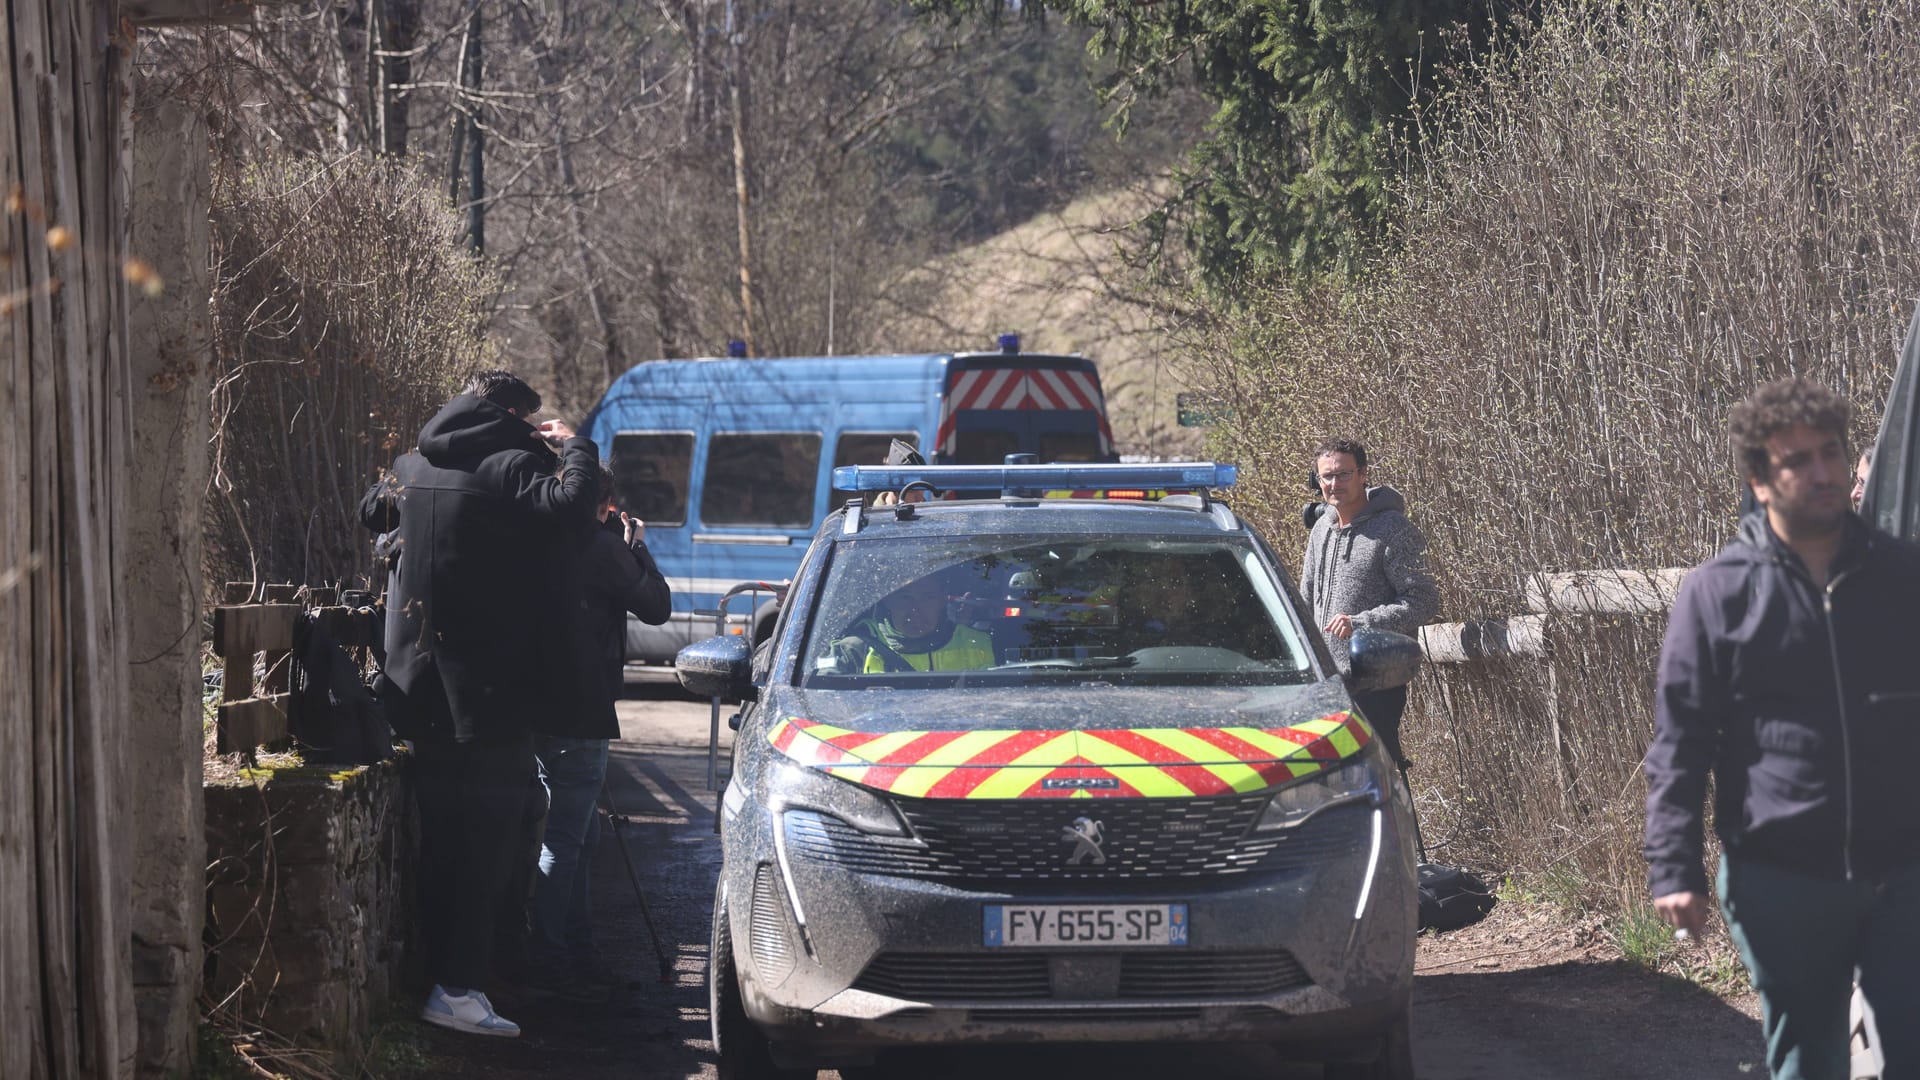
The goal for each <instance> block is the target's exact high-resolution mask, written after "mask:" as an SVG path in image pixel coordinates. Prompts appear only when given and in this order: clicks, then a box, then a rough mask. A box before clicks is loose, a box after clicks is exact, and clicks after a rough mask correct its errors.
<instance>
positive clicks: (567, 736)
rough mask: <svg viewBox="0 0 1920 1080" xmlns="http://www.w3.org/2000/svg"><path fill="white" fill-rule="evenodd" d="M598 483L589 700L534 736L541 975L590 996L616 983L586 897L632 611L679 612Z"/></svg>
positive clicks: (581, 617) (589, 583) (585, 596)
mask: <svg viewBox="0 0 1920 1080" xmlns="http://www.w3.org/2000/svg"><path fill="white" fill-rule="evenodd" d="M599 481H600V483H599V488H600V491H601V496H600V498H599V499H598V500H597V502H598V504H599V506H598V510H597V515H598V517H599V523H598V524H596V525H594V526H591V527H590V528H589V529H588V530H587V531H586V532H585V534H584V535H583V536H582V537H581V540H580V545H579V550H578V551H577V552H576V554H575V559H574V563H573V566H572V567H571V570H572V571H573V578H574V582H573V584H574V586H575V592H574V597H575V601H574V602H575V603H576V604H577V614H578V618H577V620H576V622H575V625H574V627H573V631H574V647H575V650H576V655H577V656H578V658H579V659H580V661H581V664H580V666H579V669H578V670H579V672H580V676H579V677H580V683H581V685H582V686H583V687H584V688H585V692H584V694H583V699H584V700H583V704H582V708H581V709H580V711H578V712H572V713H568V712H551V713H548V714H546V715H545V717H544V718H543V720H542V722H541V724H540V728H541V731H540V734H539V736H538V738H537V740H536V748H537V750H538V753H539V755H540V765H541V768H542V770H543V771H544V772H545V774H546V778H547V790H548V791H549V793H550V797H551V803H550V809H549V810H548V812H547V823H546V835H545V838H544V840H543V841H542V843H541V847H540V875H539V877H538V878H537V879H536V881H535V886H534V895H533V904H532V910H531V914H532V919H531V922H532V927H533V940H532V947H531V949H530V954H531V959H532V961H533V963H532V968H533V978H534V981H535V982H536V983H537V984H539V985H540V986H542V987H543V988H545V989H548V990H550V991H554V992H557V993H560V994H563V995H565V996H568V997H574V998H577V999H585V1000H597V999H599V998H601V997H603V996H604V995H605V993H606V991H607V989H608V988H609V984H610V983H612V982H614V981H616V980H614V979H613V978H612V977H611V976H610V975H609V974H608V973H607V972H606V971H604V965H603V964H601V963H600V962H599V959H598V955H597V953H596V952H595V950H594V944H593V924H592V912H591V908H590V907H589V904H588V897H589V896H590V895H591V878H590V874H589V871H590V868H591V866H592V864H593V852H594V849H595V847H596V846H597V845H598V843H599V837H600V830H599V824H600V819H599V816H598V815H596V814H595V813H594V809H593V808H594V802H595V800H596V799H597V798H598V797H599V794H600V787H601V784H602V783H604V782H605V780H606V774H607V746H608V743H609V741H610V740H613V739H617V738H619V737H620V721H619V718H618V717H617V716H616V715H615V712H614V704H615V702H617V701H618V700H619V699H620V691H621V689H622V688H623V687H624V685H625V682H626V674H625V667H626V641H627V613H628V612H632V613H633V614H634V615H635V616H636V617H638V618H639V619H640V620H641V621H643V622H646V623H650V624H652V625H654V626H658V625H660V624H661V623H664V622H666V621H667V616H668V615H669V614H670V613H671V612H672V610H673V597H672V594H671V592H670V591H669V589H668V586H667V579H666V578H665V577H664V576H662V575H661V573H660V568H659V567H658V566H657V565H655V564H654V561H653V555H652V553H650V552H649V551H648V550H647V545H646V525H645V523H644V522H642V521H641V520H640V519H638V518H634V517H629V516H627V515H626V514H624V513H623V514H621V515H620V516H619V517H618V518H615V517H614V516H613V511H614V495H613V491H614V489H613V472H612V470H610V469H608V468H607V467H606V466H605V465H602V466H601V467H600V469H599Z"/></svg>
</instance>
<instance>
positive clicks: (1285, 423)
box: [1195, 0, 1920, 905]
mask: <svg viewBox="0 0 1920 1080" xmlns="http://www.w3.org/2000/svg"><path fill="white" fill-rule="evenodd" d="M1635 8H1636V6H1635V5H1616V4H1597V3H1596V4H1585V3H1573V4H1565V5H1561V6H1558V7H1554V8H1550V9H1548V10H1547V11H1546V12H1545V13H1543V14H1542V15H1541V17H1540V20H1539V22H1538V23H1537V24H1536V25H1535V26H1533V27H1531V28H1530V29H1529V30H1528V31H1527V32H1526V33H1525V34H1524V35H1523V36H1522V38H1521V39H1520V40H1517V41H1513V42H1509V43H1507V44H1508V46H1509V47H1508V48H1505V49H1503V50H1502V51H1501V52H1500V53H1499V54H1498V55H1497V56H1496V57H1495V58H1494V59H1492V60H1490V61H1488V62H1486V63H1485V64H1484V65H1483V66H1482V68H1481V69H1480V70H1478V71H1476V72H1473V73H1471V77H1469V78H1466V79H1463V80H1462V81H1461V82H1460V84H1459V89H1458V90H1457V91H1456V92H1455V93H1454V94H1453V95H1452V96H1451V97H1450V98H1449V99H1448V100H1447V101H1445V102H1443V103H1442V108H1443V110H1444V112H1445V115H1444V117H1442V118H1441V121H1442V122H1441V123H1440V124H1437V125H1435V126H1434V127H1432V128H1430V129H1429V130H1432V131H1442V132H1444V134H1437V135H1433V136H1431V137H1430V139H1429V142H1428V145H1427V146H1426V147H1425V148H1424V152H1423V155H1422V160H1423V161H1424V162H1425V163H1426V164H1425V171H1424V172H1423V173H1422V174H1421V175H1419V176H1416V177H1414V178H1412V179H1411V180H1410V181H1409V182H1408V183H1407V185H1406V188H1405V191H1404V195H1405V199H1406V204H1405V210H1404V214H1403V215H1402V216H1401V218H1400V221H1399V225H1398V228H1399V229H1400V230H1401V241H1402V244H1401V248H1400V251H1399V253H1398V254H1397V255H1395V256H1393V257H1392V259H1391V260H1390V261H1389V262H1388V263H1386V264H1385V265H1383V266H1381V267H1379V268H1378V270H1377V272H1376V273H1375V274H1374V275H1373V276H1372V277H1371V278H1370V279H1369V280H1367V281H1365V282H1363V283H1361V284H1359V285H1356V286H1351V287H1347V288H1342V289H1333V288H1327V289H1320V290H1311V289H1309V290H1293V289H1286V290H1277V291H1275V292H1274V293H1273V294H1272V295H1271V296H1270V297H1268V299H1267V300H1266V301H1265V302H1264V303H1263V304H1262V305H1261V306H1260V308H1259V309H1258V310H1254V311H1251V312H1243V313H1237V314H1232V313H1228V314H1219V315H1217V316H1216V318H1215V320H1214V321H1213V323H1212V327H1213V329H1212V332H1210V333H1209V334H1207V335H1205V336H1204V337H1203V338H1202V339H1201V340H1199V341H1197V342H1196V343H1195V345H1196V348H1197V349H1198V350H1199V352H1200V354H1201V355H1202V356H1203V357H1204V361H1205V364H1206V368H1207V370H1208V371H1209V372H1210V373H1211V382H1212V383H1213V389H1214V391H1215V392H1216V393H1218V394H1220V395H1221V396H1222V398H1223V399H1224V400H1227V401H1231V402H1233V403H1234V406H1235V408H1236V412H1235V414H1234V416H1233V418H1232V420H1231V421H1230V422H1229V423H1228V424H1227V425H1225V426H1224V427H1222V428H1221V429H1220V430H1218V431H1217V432H1216V433H1215V435H1216V437H1217V439H1218V443H1219V445H1218V446H1217V449H1218V450H1219V451H1220V452H1222V453H1224V454H1227V455H1231V456H1232V457H1234V458H1235V459H1237V460H1239V461H1241V462H1242V463H1244V464H1245V465H1247V466H1249V467H1250V468H1249V472H1250V473H1251V474H1252V476H1253V477H1254V481H1253V483H1252V484H1251V485H1250V486H1249V487H1248V488H1247V490H1246V492H1245V494H1244V495H1243V499H1245V500H1247V501H1248V502H1249V509H1250V512H1251V513H1252V514H1253V515H1254V516H1255V517H1256V518H1257V519H1258V518H1264V519H1265V521H1266V523H1267V524H1268V525H1269V526H1270V527H1271V531H1272V532H1273V534H1274V535H1276V536H1278V537H1281V538H1283V539H1285V538H1293V539H1298V538H1299V536H1300V534H1299V532H1298V525H1297V524H1295V522H1297V516H1296V514H1297V510H1298V507H1299V504H1300V501H1301V500H1302V498H1304V492H1303V491H1302V488H1301V482H1302V478H1303V477H1304V475H1305V469H1306V466H1307V464H1308V462H1307V454H1308V451H1309V450H1310V448H1311V447H1312V445H1313V444H1314V442H1315V441H1316V440H1317V439H1318V438H1319V437H1321V436H1322V435H1324V434H1329V433H1334V432H1350V433H1353V434H1356V435H1358V436H1359V437H1360V438H1361V439H1362V440H1363V441H1365V442H1366V443H1367V444H1368V446H1369V447H1370V449H1371V450H1373V452H1374V454H1375V456H1376V457H1377V458H1378V466H1377V468H1376V470H1375V475H1376V479H1377V480H1380V481H1385V482H1388V483H1391V484H1394V485H1395V486H1397V487H1398V488H1400V489H1401V490H1402V491H1403V492H1404V493H1405V494H1406V495H1407V496H1408V500H1409V502H1410V504H1411V506H1412V514H1413V516H1414V517H1415V519H1416V521H1417V522H1418V523H1419V524H1421V525H1422V526H1423V527H1424V528H1425V530H1426V531H1427V534H1428V537H1429V539H1430V543H1431V549H1430V551H1431V558H1432V561H1433V565H1434V567H1435V570H1436V572H1437V573H1438V575H1439V576H1440V579H1441V583H1442V591H1443V615H1442V617H1443V618H1445V619H1449V620H1466V619H1474V618H1480V617H1491V616H1504V615H1509V614H1514V613H1518V612H1521V611H1524V610H1525V607H1524V604H1523V600H1522V582H1523V581H1524V579H1525V578H1526V577H1527V575H1530V574H1533V573H1535V572H1539V571H1559V570H1574V569H1591V568H1629V569H1652V568H1658V567H1670V566H1688V565H1692V564H1694V563H1697V562H1699V561H1700V560H1702V559H1704V558H1705V557H1707V556H1708V555H1709V554H1711V553H1712V552H1713V551H1714V550H1715V548H1716V547H1717V546H1718V545H1719V544H1720V543H1721V542H1723V540H1724V539H1725V538H1726V536H1727V535H1728V534H1729V532H1730V531H1731V529H1732V526H1733V524H1734V521H1735V515H1736V507H1737V500H1738V493H1739V488H1738V482H1737V479H1736V472H1735V468H1734V462H1733V459H1732V456H1731V454H1730V452H1729V450H1728V448H1727V441H1726V435H1725V431H1726V412H1727V408H1728V407H1729V405H1731V404H1732V403H1733V402H1735V401H1737V400H1739V399H1740V398H1741V397H1742V396H1744V395H1745V394H1746V392H1747V391H1748V390H1749V389H1750V388H1751V387H1752V386H1754V385H1755V384H1757V383H1759V382H1762V381H1765V380H1767V379H1770V378H1774V377H1777V376H1780V375H1785V374H1805V375H1809V376H1812V377H1814V378H1818V379H1820V380H1822V381H1825V382H1827V383H1828V384H1830V385H1832V386H1834V387H1836V388H1837V389H1839V390H1840V391H1841V392H1842V393H1843V394H1844V395H1846V396H1847V397H1849V398H1850V399H1851V400H1852V401H1853V402H1854V403H1855V405H1856V407H1857V408H1858V410H1859V411H1858V415H1857V421H1858V428H1859V434H1860V435H1862V436H1864V435H1866V434H1867V433H1868V432H1870V430H1871V428H1872V425H1873V424H1874V423H1876V422H1877V420H1878V418H1879V415H1880V410H1881V407H1882V403H1883V401H1884V395H1885V393H1886V390H1887V387H1888V385H1889V383H1890V380H1891V377H1892V372H1893V365H1894V362H1895V359H1896V352H1897V347H1898V339H1899V335H1900V333H1901V332H1902V330H1903V329H1904V327H1905V325H1906V322H1907V319H1908V317H1909V315H1910V312H1911V308H1910V302H1911V298H1912V296H1913V294H1914V282H1915V280H1916V269H1917V268H1920V244H1916V228H1917V226H1920V125H1916V122H1915V121H1916V117H1915V114H1914V113H1913V111H1912V103H1913V102H1915V101H1920V37H1917V36H1916V35H1915V34H1914V33H1913V32H1912V30H1913V28H1914V26H1916V25H1920V3H1916V2H1913V0H1907V2H1901V3H1890V4H1877V3H1864V2H1849V3H1832V2H1829V0H1789V2H1781V0H1724V2H1720V3H1714V4H1697V3H1685V2H1680V3H1653V4H1649V5H1646V6H1645V7H1644V8H1640V9H1637V10H1636V9H1635ZM1662 625H1663V624H1662V622H1661V620H1659V619H1650V618H1638V619H1635V618H1621V619H1617V620H1608V621H1606V622H1605V624H1604V625H1602V624H1601V623H1600V620H1596V619H1592V618H1577V619H1576V618H1573V617H1569V618H1565V619H1561V620H1559V621H1558V622H1557V624H1556V625H1555V626H1554V627H1553V629H1552V631H1551V636H1552V638H1553V642H1552V644H1553V647H1554V650H1555V651H1554V660H1553V663H1552V665H1551V666H1550V667H1549V666H1547V665H1541V664H1537V663H1515V662H1501V663H1497V664H1496V663H1491V662H1484V663H1479V664H1475V665H1472V666H1471V668H1470V669H1469V668H1468V667H1467V666H1465V665H1456V666H1454V667H1455V669H1454V670H1437V669H1430V670H1429V671H1428V673H1427V674H1425V675H1423V676H1422V680H1421V683H1420V684H1419V685H1417V686H1416V688H1415V695H1414V705H1413V707H1412V709H1411V711H1410V713H1409V717H1408V738H1409V745H1410V748H1411V750H1412V751H1413V752H1414V753H1415V754H1416V756H1418V757H1419V758H1420V759H1421V763H1422V766H1423V767H1422V768H1421V769H1419V770H1418V771H1417V772H1416V773H1415V774H1414V777H1415V781H1416V787H1417V788H1418V789H1419V793H1420V798H1421V801H1422V805H1423V813H1424V814H1425V817H1426V819H1427V826H1428V833H1429V837H1430V839H1439V840H1441V841H1442V842H1443V846H1444V849H1445V853H1446V854H1447V856H1448V857H1450V858H1453V859H1457V860H1462V861H1467V862H1472V863H1476V864H1478V865H1481V866H1488V867H1494V868H1500V869H1508V870H1516V871H1522V872H1525V871H1541V870H1544V869H1546V868H1548V867H1550V866H1556V865H1557V866H1562V867H1574V868H1578V870H1579V871H1580V873H1581V875H1582V876H1583V877H1584V878H1585V880H1586V881H1588V882H1589V883H1590V887H1589V893H1590V895H1589V897H1588V898H1587V899H1589V900H1590V901H1592V902H1597V903H1603V904H1608V905H1611V904H1614V903H1631V902H1635V901H1636V900H1637V899H1638V898H1640V897H1641V896H1643V895H1644V894H1643V889H1644V885H1643V884H1642V882H1641V879H1642V868H1641V863H1640V860H1639V857H1638V844H1639V833H1640V814H1641V799H1642V798H1643V785H1642V784H1641V781H1640V778H1639V775H1638V771H1639V769H1638V767H1639V762H1640V758H1641V755H1642V753H1643V751H1644V748H1645V745H1646V740H1647V738H1648V736H1649V734H1650V733H1651V725H1652V718H1651V680H1652V661H1653V657H1654V656H1655V655H1656V653H1657V650H1658V648H1659V638H1660V633H1661V629H1662ZM1436 668H1437V666H1436ZM1550 721H1551V722H1552V723H1555V724H1557V728H1558V730H1559V732H1560V733H1561V745H1560V746H1559V747H1558V748H1556V747H1555V746H1554V745H1553V740H1552V738H1551V737H1550V733H1549V727H1550V726H1551V724H1550Z"/></svg>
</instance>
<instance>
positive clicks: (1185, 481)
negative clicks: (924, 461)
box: [833, 461, 1240, 491]
mask: <svg viewBox="0 0 1920 1080" xmlns="http://www.w3.org/2000/svg"><path fill="white" fill-rule="evenodd" d="M1239 477H1240V466H1238V465H1228V464H1225V463H1223V462H1214V461H1170V462H1162V463H1158V464H1147V465H1128V464H1120V465H842V466H840V467H839V468H837V469H835V470H833V486H834V487H836V488H839V489H840V490H842V491H898V490H900V489H901V488H903V487H906V486H907V485H908V484H911V483H913V482H914V481H915V480H920V481H924V482H926V483H929V484H932V485H933V486H934V487H936V488H939V489H940V490H942V491H947V490H954V489H958V490H963V491H964V490H974V489H981V490H988V489H990V490H997V491H1011V490H1020V491H1039V490H1045V489H1066V490H1069V491H1112V490H1114V489H1116V488H1225V487H1232V486H1233V485H1234V482H1235V481H1236V480H1238V479H1239Z"/></svg>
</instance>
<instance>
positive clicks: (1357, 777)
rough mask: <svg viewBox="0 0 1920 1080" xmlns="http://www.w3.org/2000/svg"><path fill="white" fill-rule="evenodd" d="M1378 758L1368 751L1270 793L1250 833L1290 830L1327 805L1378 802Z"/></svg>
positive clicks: (1383, 787)
mask: <svg viewBox="0 0 1920 1080" xmlns="http://www.w3.org/2000/svg"><path fill="white" fill-rule="evenodd" d="M1378 756H1379V755H1377V754H1374V753H1372V752H1366V753H1361V754H1358V755H1356V756H1355V757H1354V758H1353V759H1352V760H1350V761H1347V762H1345V763H1343V764H1340V765H1337V766H1335V767H1334V768H1331V769H1325V770H1322V771H1321V772H1319V773H1316V774H1314V775H1313V776H1310V777H1308V778H1307V779H1305V780H1296V781H1294V782H1293V783H1291V784H1288V785H1287V786H1286V787H1283V788H1281V789H1280V790H1279V791H1276V792H1274V793H1273V800H1272V801H1271V802H1269V803H1267V808H1266V810H1264V811H1262V812H1261V814H1260V822H1259V824H1257V825H1255V826H1254V830H1255V831H1256V832H1272V831H1274V830H1276V829H1291V828H1293V827H1294V826H1295V825H1299V824H1300V823H1302V822H1304V821H1306V820H1307V819H1308V818H1310V817H1312V816H1313V815H1315V814H1317V813H1319V812H1320V811H1322V810H1325V809H1327V808H1328V807H1331V806H1339V805H1341V804H1343V803H1351V802H1362V801H1365V802H1376V801H1378V800H1379V799H1380V797H1381V793H1382V792H1384V791H1386V790H1387V785H1386V783H1385V782H1384V779H1383V774H1382V773H1381V771H1380V767H1379V763H1378V761H1377V760H1376V759H1377V758H1378Z"/></svg>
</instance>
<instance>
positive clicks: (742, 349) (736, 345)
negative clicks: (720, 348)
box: [727, 338, 747, 360]
mask: <svg viewBox="0 0 1920 1080" xmlns="http://www.w3.org/2000/svg"><path fill="white" fill-rule="evenodd" d="M727 355H728V356H731V357H733V358H734V359H736V360H743V359H745V358H746V355H747V343H746V342H744V341H741V340H740V339H739V338H734V339H733V340H731V341H729V342H727Z"/></svg>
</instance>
